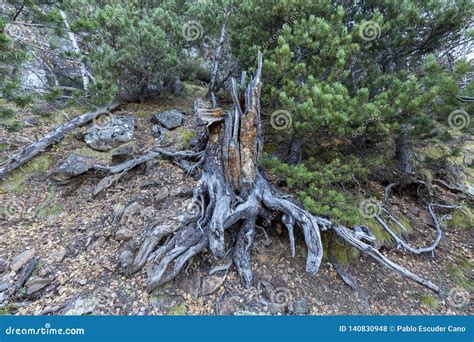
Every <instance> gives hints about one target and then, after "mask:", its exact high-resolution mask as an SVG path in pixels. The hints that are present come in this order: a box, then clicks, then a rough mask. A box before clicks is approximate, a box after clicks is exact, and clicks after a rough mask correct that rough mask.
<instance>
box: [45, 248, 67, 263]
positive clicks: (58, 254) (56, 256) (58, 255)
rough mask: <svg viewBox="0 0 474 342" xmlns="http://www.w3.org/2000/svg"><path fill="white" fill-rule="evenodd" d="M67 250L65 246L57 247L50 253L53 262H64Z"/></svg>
mask: <svg viewBox="0 0 474 342" xmlns="http://www.w3.org/2000/svg"><path fill="white" fill-rule="evenodd" d="M66 253H67V250H66V248H65V247H63V246H59V247H57V249H56V250H55V251H54V252H53V253H51V254H50V255H49V259H50V260H51V261H53V262H62V261H63V260H64V258H65V257H66Z"/></svg>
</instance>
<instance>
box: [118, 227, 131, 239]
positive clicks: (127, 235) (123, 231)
mask: <svg viewBox="0 0 474 342" xmlns="http://www.w3.org/2000/svg"><path fill="white" fill-rule="evenodd" d="M132 237H133V233H132V231H131V230H130V229H127V228H120V229H119V230H118V231H117V233H115V238H116V239H117V240H119V241H127V240H130V239H131V238H132Z"/></svg>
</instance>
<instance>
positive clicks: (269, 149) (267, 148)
mask: <svg viewBox="0 0 474 342" xmlns="http://www.w3.org/2000/svg"><path fill="white" fill-rule="evenodd" d="M263 151H264V152H265V153H269V154H272V153H275V152H276V151H278V145H277V144H272V143H268V144H265V145H264V146H263Z"/></svg>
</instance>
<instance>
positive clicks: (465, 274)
mask: <svg viewBox="0 0 474 342" xmlns="http://www.w3.org/2000/svg"><path fill="white" fill-rule="evenodd" d="M472 269H473V265H472V264H471V262H470V261H469V260H468V259H467V258H465V257H462V256H460V257H457V259H456V262H455V263H451V264H449V265H448V272H449V275H450V277H451V279H452V280H453V282H454V284H456V285H457V286H459V287H462V288H464V289H466V290H468V291H474V284H473V282H472V281H471V280H470V278H469V272H471V270H472Z"/></svg>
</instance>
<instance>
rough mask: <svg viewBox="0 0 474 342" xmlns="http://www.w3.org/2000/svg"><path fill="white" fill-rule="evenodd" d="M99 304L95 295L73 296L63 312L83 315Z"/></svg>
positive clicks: (64, 313) (69, 314)
mask: <svg viewBox="0 0 474 342" xmlns="http://www.w3.org/2000/svg"><path fill="white" fill-rule="evenodd" d="M98 305H99V300H98V299H97V298H95V297H85V296H79V297H77V298H73V299H72V300H71V301H70V302H69V303H68V304H67V305H66V307H65V308H64V310H63V312H62V314H63V315H66V316H71V315H72V316H82V315H86V314H90V313H92V312H93V311H94V310H95V309H96V307H97V306H98Z"/></svg>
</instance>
